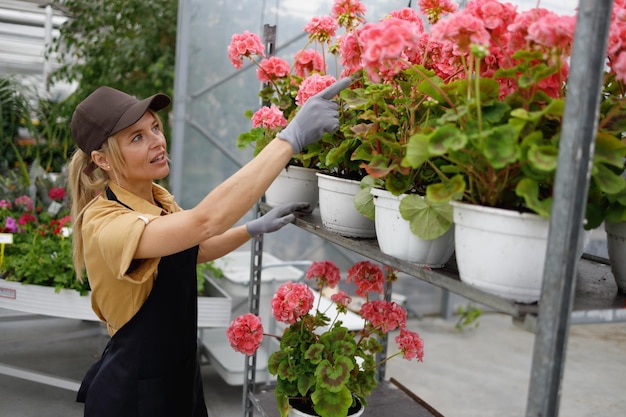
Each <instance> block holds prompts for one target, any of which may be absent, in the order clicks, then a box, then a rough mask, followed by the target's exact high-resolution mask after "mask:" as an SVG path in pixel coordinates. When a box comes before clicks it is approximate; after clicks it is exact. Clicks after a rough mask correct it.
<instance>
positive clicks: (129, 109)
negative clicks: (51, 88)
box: [71, 86, 171, 155]
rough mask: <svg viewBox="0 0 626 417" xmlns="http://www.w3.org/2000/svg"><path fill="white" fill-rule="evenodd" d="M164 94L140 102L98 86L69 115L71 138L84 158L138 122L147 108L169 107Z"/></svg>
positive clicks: (113, 90)
mask: <svg viewBox="0 0 626 417" xmlns="http://www.w3.org/2000/svg"><path fill="white" fill-rule="evenodd" d="M170 102H171V100H170V98H169V97H168V96H167V95H165V94H161V93H159V94H155V95H153V96H150V97H148V98H146V99H143V100H138V99H137V98H135V97H133V96H131V95H129V94H126V93H124V92H122V91H119V90H116V89H115V88H111V87H106V86H104V87H100V88H98V89H97V90H95V91H94V92H93V93H91V94H90V95H89V96H87V98H86V99H84V100H83V101H82V102H81V103H80V104H79V105H78V106H76V110H74V114H73V115H72V123H71V130H72V137H73V138H74V142H76V145H77V146H78V147H79V148H80V149H82V150H83V151H84V152H85V153H87V155H91V151H95V150H98V149H100V148H101V147H102V144H103V143H104V141H106V140H107V138H108V137H110V136H112V135H114V134H116V133H117V132H119V131H120V130H123V129H126V128H127V127H128V126H131V125H133V124H134V123H135V122H137V121H138V120H139V119H141V117H142V116H143V115H144V113H145V112H146V111H147V110H148V109H152V110H154V111H159V110H161V109H163V108H165V107H167V106H168V105H169V104H170Z"/></svg>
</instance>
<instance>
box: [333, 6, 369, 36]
mask: <svg viewBox="0 0 626 417" xmlns="http://www.w3.org/2000/svg"><path fill="white" fill-rule="evenodd" d="M366 11H367V9H366V7H365V5H364V4H363V3H361V2H360V1H359V0H336V1H335V2H334V4H333V7H332V9H331V16H333V17H334V18H335V19H337V23H338V24H339V26H341V27H343V28H346V29H348V30H350V29H353V28H355V27H357V26H358V25H360V24H361V23H363V22H364V21H365V17H364V16H365V12H366Z"/></svg>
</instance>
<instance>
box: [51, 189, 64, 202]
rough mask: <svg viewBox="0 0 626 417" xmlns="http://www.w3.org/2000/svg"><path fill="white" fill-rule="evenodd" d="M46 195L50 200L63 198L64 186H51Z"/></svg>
mask: <svg viewBox="0 0 626 417" xmlns="http://www.w3.org/2000/svg"><path fill="white" fill-rule="evenodd" d="M48 197H50V198H51V199H52V200H63V199H64V198H65V188H63V187H53V188H50V191H48Z"/></svg>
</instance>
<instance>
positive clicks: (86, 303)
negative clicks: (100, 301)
mask: <svg viewBox="0 0 626 417" xmlns="http://www.w3.org/2000/svg"><path fill="white" fill-rule="evenodd" d="M208 293H209V295H210V297H198V327H200V328H203V327H227V326H228V325H229V324H230V310H231V299H230V297H228V295H226V294H224V293H223V292H221V291H219V289H217V288H211V287H209V288H208ZM0 308H6V309H9V310H16V311H21V312H24V313H32V314H41V315H44V316H53V317H63V318H68V319H77V320H89V321H100V319H99V318H98V316H96V314H95V313H94V312H93V310H92V309H91V297H90V296H89V294H87V295H80V294H79V293H78V291H75V290H60V291H59V292H58V293H57V292H55V290H54V288H53V287H48V286H44V285H31V284H22V283H20V282H13V281H6V280H3V279H0Z"/></svg>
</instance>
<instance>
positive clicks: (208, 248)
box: [198, 225, 250, 264]
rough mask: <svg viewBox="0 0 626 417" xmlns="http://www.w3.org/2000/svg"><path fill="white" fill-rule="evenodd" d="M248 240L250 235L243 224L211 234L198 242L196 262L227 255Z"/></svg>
mask: <svg viewBox="0 0 626 417" xmlns="http://www.w3.org/2000/svg"><path fill="white" fill-rule="evenodd" d="M249 240H250V235H249V234H248V231H247V230H246V226H245V225H244V226H237V227H233V228H232V229H229V230H227V231H226V232H224V233H222V234H221V235H219V236H213V237H212V238H209V239H207V240H205V241H204V242H202V243H201V244H200V250H199V251H198V263H199V264H200V263H204V262H209V261H213V260H215V259H218V258H221V257H222V256H225V255H228V254H229V253H230V252H232V251H234V250H235V249H237V248H239V247H240V246H241V245H243V244H244V243H246V242H248V241H249Z"/></svg>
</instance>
